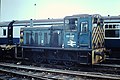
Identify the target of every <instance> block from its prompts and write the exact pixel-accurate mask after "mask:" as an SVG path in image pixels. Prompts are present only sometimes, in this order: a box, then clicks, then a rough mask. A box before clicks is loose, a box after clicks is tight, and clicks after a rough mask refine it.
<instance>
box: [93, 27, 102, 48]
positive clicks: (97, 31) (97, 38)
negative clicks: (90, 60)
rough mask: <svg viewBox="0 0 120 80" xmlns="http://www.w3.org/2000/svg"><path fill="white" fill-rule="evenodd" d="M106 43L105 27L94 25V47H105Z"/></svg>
mask: <svg viewBox="0 0 120 80" xmlns="http://www.w3.org/2000/svg"><path fill="white" fill-rule="evenodd" d="M103 43H104V29H103V27H100V26H96V27H93V32H92V48H93V49H94V48H99V47H103V46H104V45H103Z"/></svg>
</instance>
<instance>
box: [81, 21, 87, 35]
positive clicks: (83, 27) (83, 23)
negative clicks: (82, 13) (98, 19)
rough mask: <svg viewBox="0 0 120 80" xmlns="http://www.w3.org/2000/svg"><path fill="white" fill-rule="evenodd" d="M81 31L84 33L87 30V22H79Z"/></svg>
mask: <svg viewBox="0 0 120 80" xmlns="http://www.w3.org/2000/svg"><path fill="white" fill-rule="evenodd" d="M81 32H82V33H86V32H88V22H87V21H86V22H81Z"/></svg>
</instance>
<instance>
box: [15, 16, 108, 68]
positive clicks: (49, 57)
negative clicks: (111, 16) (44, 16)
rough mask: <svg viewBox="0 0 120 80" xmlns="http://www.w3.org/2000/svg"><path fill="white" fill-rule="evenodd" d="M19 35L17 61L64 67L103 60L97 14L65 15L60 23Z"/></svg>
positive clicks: (100, 27)
mask: <svg viewBox="0 0 120 80" xmlns="http://www.w3.org/2000/svg"><path fill="white" fill-rule="evenodd" d="M20 33H21V34H20V45H21V46H20V47H17V48H16V50H15V51H16V57H18V58H19V57H21V58H24V59H27V60H30V61H34V62H35V63H42V62H44V61H46V62H48V63H50V64H57V63H63V64H65V65H67V66H70V65H73V64H74V63H75V64H76V63H77V64H95V63H99V62H101V61H103V60H104V59H105V55H106V54H105V47H104V28H103V19H102V17H101V16H100V15H98V14H96V15H88V14H81V15H73V16H66V17H65V18H64V23H63V24H60V25H59V24H57V25H55V24H54V25H51V26H47V27H25V28H21V31H20ZM18 49H19V50H18Z"/></svg>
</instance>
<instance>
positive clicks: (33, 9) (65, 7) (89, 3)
mask: <svg viewBox="0 0 120 80" xmlns="http://www.w3.org/2000/svg"><path fill="white" fill-rule="evenodd" d="M75 14H100V15H102V16H107V15H113V16H117V15H120V0H1V17H0V19H1V20H0V21H11V20H29V19H47V18H64V17H65V16H69V15H75Z"/></svg>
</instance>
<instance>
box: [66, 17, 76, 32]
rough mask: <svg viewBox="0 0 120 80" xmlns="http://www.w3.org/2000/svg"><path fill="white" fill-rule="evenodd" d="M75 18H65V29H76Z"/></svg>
mask: <svg viewBox="0 0 120 80" xmlns="http://www.w3.org/2000/svg"><path fill="white" fill-rule="evenodd" d="M77 24H78V21H77V18H71V19H66V20H65V27H66V30H77Z"/></svg>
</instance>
